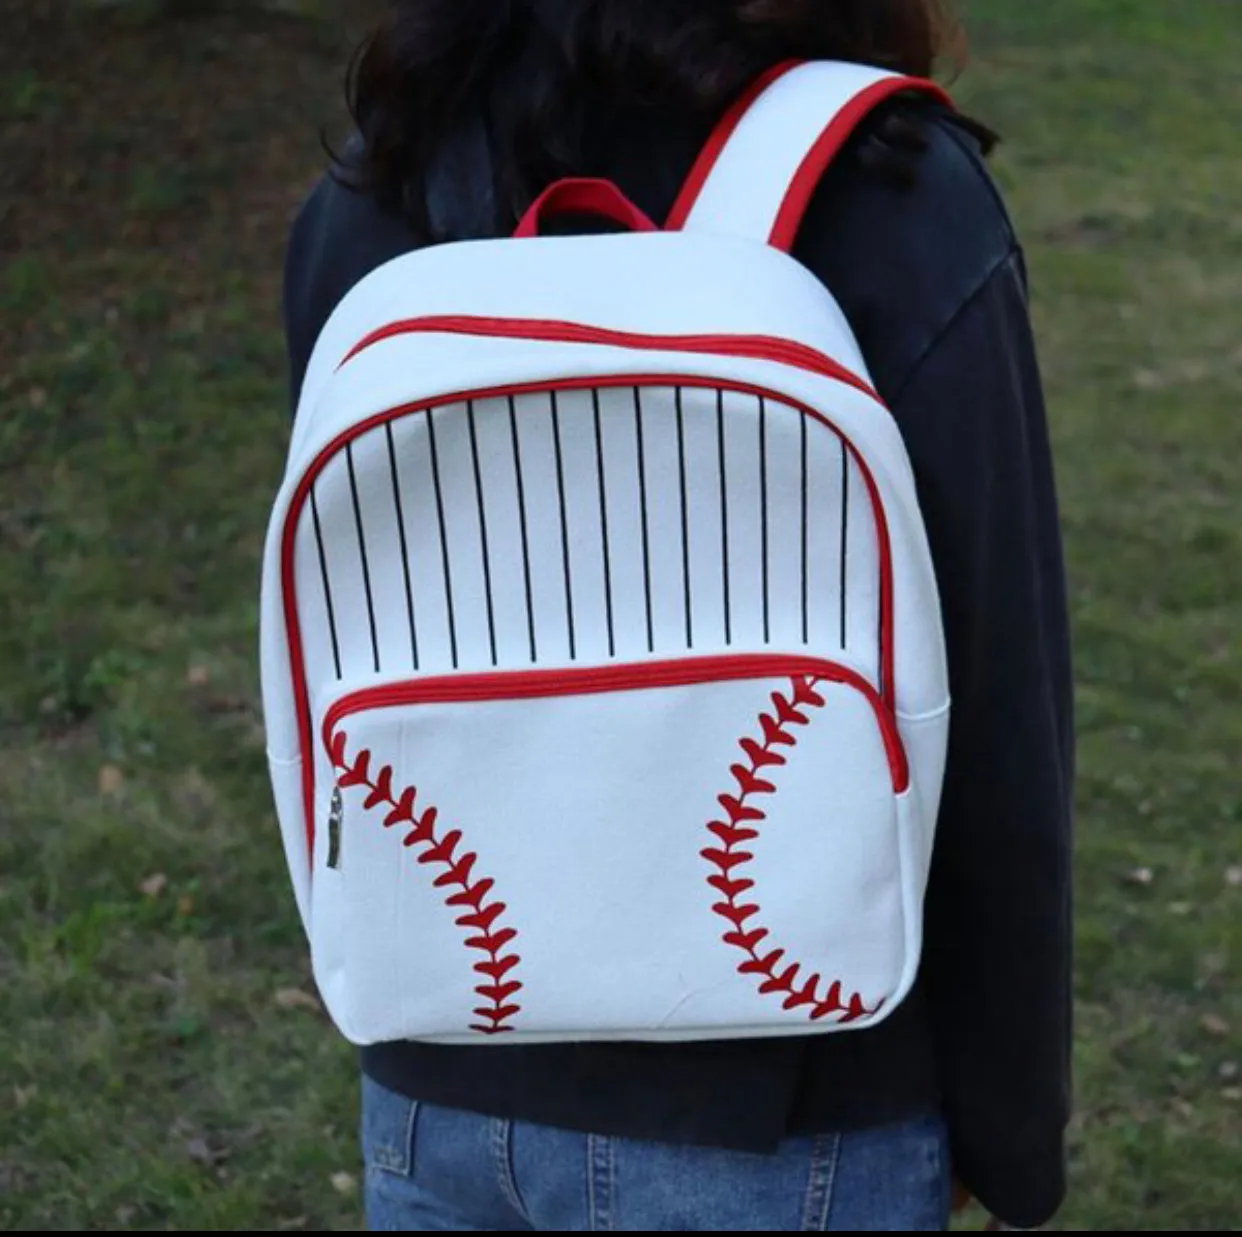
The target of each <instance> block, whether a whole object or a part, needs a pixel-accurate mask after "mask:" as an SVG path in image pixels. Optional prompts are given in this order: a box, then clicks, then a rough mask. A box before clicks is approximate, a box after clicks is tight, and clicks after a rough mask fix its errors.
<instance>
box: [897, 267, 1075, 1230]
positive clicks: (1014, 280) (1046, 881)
mask: <svg viewBox="0 0 1242 1237" xmlns="http://www.w3.org/2000/svg"><path fill="white" fill-rule="evenodd" d="M893 409H894V413H895V415H896V416H897V418H898V421H899V423H900V424H901V426H902V429H903V432H904V433H905V436H906V440H907V445H908V447H909V450H910V454H911V457H912V460H913V463H914V468H915V474H916V477H917V479H918V484H919V489H920V497H921V500H922V504H923V511H924V518H925V520H926V523H927V527H928V533H929V537H930V540H931V546H932V554H933V558H934V560H935V564H936V571H937V578H938V581H939V585H940V591H941V606H942V610H943V614H944V621H945V629H946V638H947V642H948V655H949V673H950V681H951V688H952V693H953V715H952V724H951V733H950V740H949V754H948V765H947V772H946V780H945V787H944V796H943V800H942V806H941V812H940V818H939V826H938V833H937V839H936V847H935V853H934V858H933V864H932V876H931V884H930V887H929V891H928V902H927V909H926V945H925V958H924V981H925V984H926V989H927V993H928V996H929V999H930V1001H931V1007H932V1016H933V1020H934V1028H935V1035H936V1048H937V1055H938V1062H939V1068H940V1070H941V1074H942V1086H943V1088H944V1094H945V1098H946V1116H947V1119H948V1123H949V1129H950V1135H951V1140H952V1147H953V1155H954V1160H955V1171H956V1173H957V1175H958V1177H959V1178H960V1179H961V1181H962V1182H963V1184H964V1185H965V1186H966V1187H967V1188H968V1189H969V1190H970V1191H971V1192H972V1193H973V1194H974V1195H975V1196H976V1197H977V1198H978V1199H979V1201H980V1202H981V1203H982V1204H983V1205H984V1206H985V1207H987V1208H988V1209H989V1210H990V1211H992V1213H993V1214H994V1215H996V1216H997V1217H998V1218H999V1219H1001V1220H1003V1221H1005V1222H1006V1223H1008V1224H1011V1225H1013V1226H1015V1227H1023V1228H1029V1227H1034V1226H1037V1225H1039V1224H1043V1223H1046V1222H1047V1221H1048V1220H1049V1219H1050V1218H1051V1216H1052V1215H1053V1214H1054V1213H1055V1211H1056V1210H1057V1208H1058V1207H1059V1205H1060V1203H1061V1201H1062V1199H1063V1196H1064V1192H1065V1168H1064V1131H1065V1126H1066V1122H1067V1120H1068V1114H1069V1107H1070V1039H1071V951H1072V943H1071V906H1070V862H1071V821H1072V796H1073V779H1074V736H1073V715H1072V685H1071V666H1070V637H1069V624H1068V618H1067V612H1066V610H1067V607H1066V590H1065V580H1064V566H1063V555H1062V546H1061V535H1060V527H1059V520H1058V513H1057V499H1056V492H1055V485H1054V479H1053V470H1052V460H1051V451H1050V447H1049V440H1048V427H1047V418H1046V414H1045V408H1044V400H1043V393H1042V390H1041V384H1040V378H1039V371H1038V366H1037V361H1036V355H1035V346H1034V343H1033V340H1032V333H1031V326H1030V319H1029V313H1028V308H1027V300H1026V290H1025V280H1024V272H1023V268H1022V263H1021V257H1020V255H1019V253H1018V252H1016V251H1014V252H1012V253H1011V254H1010V255H1009V257H1008V258H1007V259H1006V260H1005V261H1003V262H1002V263H1001V264H1000V265H999V266H997V267H996V268H995V269H994V270H993V271H992V273H991V275H990V276H989V277H988V278H987V280H986V281H985V282H984V284H983V286H982V287H981V288H980V289H979V290H978V292H977V293H976V294H975V295H974V296H973V297H972V298H971V299H970V300H969V301H968V302H967V304H966V305H965V306H964V307H963V309H962V310H961V311H960V312H959V313H958V315H957V316H956V318H955V319H954V320H953V321H952V322H951V323H950V325H949V326H948V327H947V328H946V330H945V331H944V332H943V334H942V335H941V336H940V337H939V339H937V341H936V342H935V343H934V345H933V346H932V347H931V348H930V349H929V350H928V352H927V353H926V354H925V355H924V356H923V359H922V360H921V361H920V362H919V364H918V365H917V366H916V367H915V368H914V370H913V371H912V376H911V377H910V378H909V379H908V380H907V381H906V383H905V384H904V387H903V388H902V390H901V391H900V392H899V393H898V394H897V396H896V397H895V399H894V400H893Z"/></svg>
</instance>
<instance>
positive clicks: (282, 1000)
mask: <svg viewBox="0 0 1242 1237" xmlns="http://www.w3.org/2000/svg"><path fill="white" fill-rule="evenodd" d="M272 999H273V1000H274V1001H275V1002H276V1004H277V1005H279V1006H280V1008H281V1009H310V1010H314V1011H315V1013H318V1012H319V1002H318V1001H317V1000H316V999H315V998H314V997H313V996H311V994H310V993H309V992H303V991H302V989H301V988H282V989H281V990H280V991H279V992H277V993H276V995H275V996H274V997H273V998H272Z"/></svg>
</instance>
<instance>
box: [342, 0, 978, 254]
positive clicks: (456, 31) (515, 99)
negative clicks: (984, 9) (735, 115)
mask: <svg viewBox="0 0 1242 1237" xmlns="http://www.w3.org/2000/svg"><path fill="white" fill-rule="evenodd" d="M960 49H961V39H960V30H959V28H958V25H957V23H956V22H955V21H954V19H953V18H952V16H951V14H950V12H949V10H948V8H947V7H946V4H945V3H944V2H943V0H394V2H393V3H391V4H390V5H389V8H388V12H387V14H386V16H385V17H384V19H383V20H382V21H381V22H380V24H379V25H378V27H377V28H376V29H375V30H374V32H373V33H372V34H371V35H370V36H369V37H368V38H367V39H366V41H365V42H364V43H363V44H362V45H361V47H360V48H359V49H358V52H357V54H356V56H355V58H354V61H353V64H352V66H351V70H350V75H349V80H348V102H349V108H350V112H351V114H352V115H353V118H354V122H355V124H356V126H357V130H358V133H359V135H360V138H361V141H360V143H359V145H358V149H357V150H356V152H354V153H353V154H352V155H351V157H350V159H349V161H348V177H349V179H350V180H351V181H352V182H353V183H354V184H356V185H359V186H360V187H363V188H365V189H366V190H368V191H369V192H371V193H373V194H374V195H375V196H376V197H378V198H379V199H380V200H381V201H383V202H384V203H385V204H386V205H388V206H389V207H391V208H394V209H397V210H399V211H400V212H401V213H402V214H404V215H405V216H406V217H407V218H408V219H409V220H410V222H411V223H413V224H414V225H415V227H417V228H418V229H419V230H420V231H422V232H425V233H428V234H430V235H432V236H434V235H435V234H436V233H437V232H438V230H439V229H438V228H437V225H436V214H437V212H436V210H435V208H434V204H431V203H429V201H428V178H429V175H430V173H431V169H432V168H433V167H435V166H436V161H437V160H438V159H440V158H441V157H442V156H443V154H444V151H445V149H446V147H448V146H451V145H452V144H453V143H457V144H458V145H462V144H463V143H464V144H469V143H470V142H475V143H476V144H477V142H478V139H479V136H480V135H481V134H482V135H485V138H484V140H485V142H486V148H487V149H489V150H490V163H489V168H490V177H489V179H490V181H491V184H490V185H489V190H490V194H489V197H490V198H491V201H490V202H489V204H488V206H487V213H488V214H490V215H491V216H492V222H493V224H494V225H495V226H496V227H501V228H503V227H505V226H506V225H508V224H511V223H512V222H513V221H515V220H516V219H517V218H518V217H519V216H520V215H521V213H522V211H523V210H525V208H526V207H527V206H528V205H529V203H530V202H531V201H532V200H533V199H534V198H535V197H536V196H538V194H539V193H540V192H541V191H542V190H543V189H544V188H545V187H546V186H547V185H548V184H549V183H551V182H552V181H553V180H556V179H557V178H558V177H560V176H563V175H567V174H571V173H581V172H582V171H583V169H584V168H585V167H586V166H588V165H589V162H590V151H589V149H588V136H589V135H588V124H589V122H590V121H591V120H592V118H598V116H599V115H600V113H601V111H604V112H605V114H606V113H609V112H612V113H615V112H617V111H629V112H634V111H645V110H652V111H666V112H670V113H675V114H678V115H680V116H683V117H686V118H689V119H694V120H698V121H701V122H702V123H704V124H708V123H710V122H711V120H713V119H714V118H715V117H716V116H718V115H719V114H720V113H721V112H722V111H723V110H724V108H725V107H726V106H727V105H728V103H729V102H730V101H731V100H732V99H733V98H735V97H736V96H737V95H738V94H739V93H740V92H741V91H742V90H743V89H744V88H745V87H746V86H747V85H748V84H749V83H750V82H751V81H752V80H753V79H754V78H755V77H756V76H757V75H758V74H760V73H762V72H763V71H764V70H765V69H767V68H769V67H770V66H772V65H774V64H776V63H778V62H779V61H782V60H787V59H791V58H800V59H836V60H851V61H856V62H860V63H866V64H872V65H876V66H878V67H882V68H886V69H892V70H895V71H898V72H902V73H908V74H915V75H918V76H930V75H931V74H932V73H933V71H934V70H935V69H936V68H937V67H938V65H939V64H940V62H941V60H942V59H944V58H951V57H955V56H956V55H957V54H958V53H960ZM480 126H481V127H480ZM893 136H894V138H895V140H896V143H897V144H898V145H903V144H906V145H908V144H909V143H910V140H911V134H909V133H906V134H905V135H904V139H903V135H902V134H901V133H900V132H898V133H896V134H894V135H893ZM476 196H477V195H476Z"/></svg>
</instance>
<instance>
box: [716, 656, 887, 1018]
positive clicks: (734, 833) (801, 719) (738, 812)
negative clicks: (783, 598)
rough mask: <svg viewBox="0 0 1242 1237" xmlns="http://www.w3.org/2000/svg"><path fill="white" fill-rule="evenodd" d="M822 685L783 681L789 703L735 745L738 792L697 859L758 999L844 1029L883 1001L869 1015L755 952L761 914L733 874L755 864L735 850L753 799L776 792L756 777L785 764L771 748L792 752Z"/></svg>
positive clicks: (752, 814)
mask: <svg viewBox="0 0 1242 1237" xmlns="http://www.w3.org/2000/svg"><path fill="white" fill-rule="evenodd" d="M824 681H825V680H824V679H823V678H816V677H812V676H809V675H796V676H795V677H794V678H792V679H791V680H790V683H791V684H792V687H793V696H792V698H791V697H787V696H785V695H783V694H782V693H781V692H773V693H772V707H773V712H772V713H761V714H760V715H759V724H760V726H761V727H762V729H763V742H762V743H759V742H756V740H754V739H751V738H745V739H742V740H741V742H740V746H741V749H742V752H743V753H744V754H745V756H746V760H747V762H748V763H746V764H741V763H739V764H735V765H734V766H733V767H732V769H731V770H730V772H731V773H732V774H733V778H734V780H735V781H736V782H737V787H738V793H737V794H735V795H734V794H723V795H721V796H720V797H719V799H718V802H719V804H720V806H721V807H722V808H724V810H725V815H726V816H727V817H728V819H727V820H713V821H711V822H710V823H709V824H708V826H707V828H708V830H709V831H710V832H711V833H713V834H714V835H715V836H716V838H718V839H719V841H720V843H721V845H720V846H709V847H707V848H706V849H704V850H703V851H701V852H700V853H701V854H702V856H703V858H704V859H706V860H707V862H708V863H710V864H711V865H712V866H713V867H714V868H715V869H716V871H715V872H713V873H712V874H711V875H710V876H709V877H708V878H707V883H708V884H709V885H710V886H711V887H712V889H713V890H715V891H716V892H717V893H718V894H720V895H721V897H723V899H724V901H722V902H716V903H715V904H714V905H713V906H712V910H713V911H714V912H715V913H716V914H717V915H719V916H720V917H721V918H722V919H723V920H724V921H725V922H726V923H727V924H728V925H729V930H728V931H727V932H726V933H725V934H724V937H723V940H724V943H725V944H726V945H731V946H733V947H734V948H735V949H740V950H741V951H742V953H744V954H745V955H746V957H745V959H744V961H742V962H740V963H738V968H737V969H738V973H739V974H741V975H754V976H756V977H758V979H759V980H760V984H759V991H760V993H762V994H763V995H764V996H773V995H776V996H779V995H781V994H784V997H785V1000H784V1002H783V1005H784V1008H785V1009H787V1010H793V1009H802V1008H806V1009H807V1011H808V1017H809V1019H810V1021H811V1022H818V1021H820V1019H822V1018H827V1017H828V1016H829V1015H830V1014H841V1015H843V1016H842V1017H841V1018H839V1019H838V1020H837V1023H838V1025H840V1026H844V1025H846V1024H847V1023H850V1022H856V1021H857V1020H858V1019H859V1018H864V1017H866V1016H868V1015H869V1014H874V1013H875V1012H876V1011H877V1010H878V1009H879V1008H880V1005H881V1004H882V1002H880V1003H877V1004H876V1005H875V1006H873V1007H872V1008H870V1009H868V1008H867V1006H866V1005H865V1004H864V1002H863V999H862V997H861V996H860V995H859V994H858V993H857V992H855V993H852V994H851V995H850V996H849V997H848V999H846V998H844V997H843V994H842V985H841V981H840V980H839V979H837V980H833V981H832V982H831V983H830V984H829V985H828V990H827V991H826V992H824V993H822V994H821V992H820V987H821V984H822V983H823V982H824V981H823V979H822V977H821V976H820V975H818V974H815V975H811V976H809V977H807V978H805V979H804V978H802V977H801V972H802V964H801V963H798V962H790V961H788V959H786V957H785V951H784V950H783V949H769V950H768V951H767V952H765V953H762V954H761V953H760V952H759V946H760V945H761V944H763V942H764V941H766V940H767V939H768V937H769V936H770V935H771V934H770V932H769V931H768V929H767V928H765V927H762V926H761V925H759V924H758V923H756V922H754V920H755V919H756V917H757V916H758V915H759V914H760V913H761V911H760V907H759V905H758V903H757V902H756V901H755V900H754V895H753V894H752V895H751V898H750V900H749V901H746V902H743V901H742V900H741V899H742V896H743V895H744V894H747V893H750V891H751V890H752V889H754V887H755V882H754V881H753V880H749V879H747V878H745V877H743V876H741V875H740V871H739V869H743V868H745V866H746V865H747V864H748V863H750V862H751V860H752V859H754V855H753V854H751V853H750V852H749V851H746V850H741V849H739V848H740V847H741V846H742V845H743V844H744V843H746V842H752V841H754V840H755V839H756V838H757V837H759V829H758V827H757V826H758V825H759V824H760V823H762V822H763V821H764V820H766V819H767V813H765V812H764V811H763V810H762V809H760V808H758V807H756V806H755V805H754V803H753V800H754V799H755V798H756V797H757V796H761V795H771V794H775V793H776V786H775V785H774V784H773V783H772V782H770V781H768V780H767V778H766V777H765V776H763V771H764V770H765V769H769V768H775V767H778V766H780V765H783V764H785V763H786V758H785V756H783V755H782V754H781V752H780V751H779V750H778V749H779V748H781V747H788V748H793V747H796V746H797V743H798V740H797V738H796V737H795V736H794V734H793V733H792V732H791V730H790V727H792V726H806V725H809V723H810V718H809V717H807V715H806V710H807V709H822V708H823V707H824V705H825V703H826V701H825V700H824V697H823V696H822V695H820V694H819V692H817V691H816V690H815V689H816V688H817V687H818V686H819V685H820V684H821V683H823V682H824ZM751 826H755V827H751Z"/></svg>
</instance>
